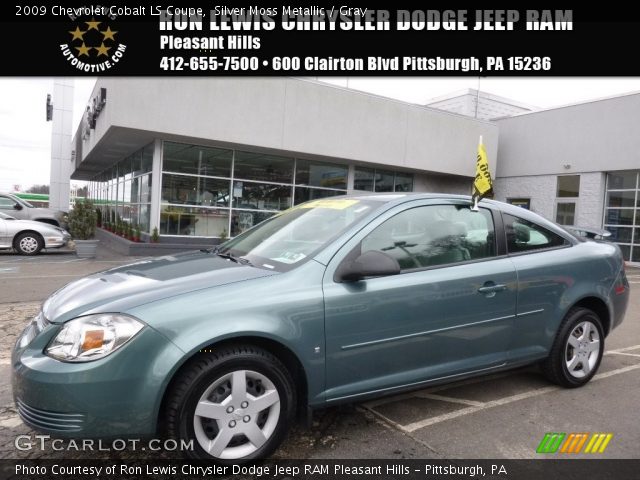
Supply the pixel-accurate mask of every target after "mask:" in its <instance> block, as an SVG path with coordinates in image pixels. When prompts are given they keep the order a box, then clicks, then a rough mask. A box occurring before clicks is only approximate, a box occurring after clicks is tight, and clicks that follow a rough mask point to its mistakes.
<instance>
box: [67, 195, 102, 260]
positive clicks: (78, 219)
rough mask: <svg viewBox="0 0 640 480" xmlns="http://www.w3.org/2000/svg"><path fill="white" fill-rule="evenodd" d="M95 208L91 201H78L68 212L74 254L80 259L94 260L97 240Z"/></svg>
mask: <svg viewBox="0 0 640 480" xmlns="http://www.w3.org/2000/svg"><path fill="white" fill-rule="evenodd" d="M96 220H97V214H96V208H95V206H94V205H93V202H92V201H91V200H78V201H77V202H76V204H75V206H74V207H73V210H71V212H69V232H70V233H71V236H72V237H73V239H74V240H75V244H76V254H77V255H78V257H80V258H94V257H95V256H96V248H97V247H98V240H95V239H94V238H93V237H94V236H95V233H96Z"/></svg>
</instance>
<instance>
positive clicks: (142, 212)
mask: <svg viewBox="0 0 640 480" xmlns="http://www.w3.org/2000/svg"><path fill="white" fill-rule="evenodd" d="M150 211H151V206H150V205H147V204H141V205H140V206H139V213H138V225H140V231H141V232H149V226H150V220H151V213H150Z"/></svg>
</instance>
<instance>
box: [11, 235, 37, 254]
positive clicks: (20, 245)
mask: <svg viewBox="0 0 640 480" xmlns="http://www.w3.org/2000/svg"><path fill="white" fill-rule="evenodd" d="M13 246H14V248H15V249H16V251H17V252H18V253H19V254H20V255H36V254H37V253H38V252H39V251H40V250H42V249H43V248H44V240H42V237H41V236H40V235H38V234H37V233H33V232H24V233H21V234H20V235H18V236H17V237H16V239H15V241H14V244H13Z"/></svg>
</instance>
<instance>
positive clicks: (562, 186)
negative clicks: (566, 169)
mask: <svg viewBox="0 0 640 480" xmlns="http://www.w3.org/2000/svg"><path fill="white" fill-rule="evenodd" d="M556 196H557V197H560V198H566V197H572V198H573V197H579V196H580V175H562V176H560V177H558V190H557V193H556Z"/></svg>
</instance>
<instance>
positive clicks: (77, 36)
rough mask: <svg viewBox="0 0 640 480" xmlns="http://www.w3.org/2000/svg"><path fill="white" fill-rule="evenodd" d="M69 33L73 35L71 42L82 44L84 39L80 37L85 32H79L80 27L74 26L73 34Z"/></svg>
mask: <svg viewBox="0 0 640 480" xmlns="http://www.w3.org/2000/svg"><path fill="white" fill-rule="evenodd" d="M69 33H70V34H71V35H73V38H72V39H71V41H72V42H73V41H74V40H82V41H83V42H84V38H82V36H83V35H84V34H85V33H87V31H86V30H84V31H83V30H80V27H77V26H76V29H75V30H74V31H73V32H71V31H69Z"/></svg>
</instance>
